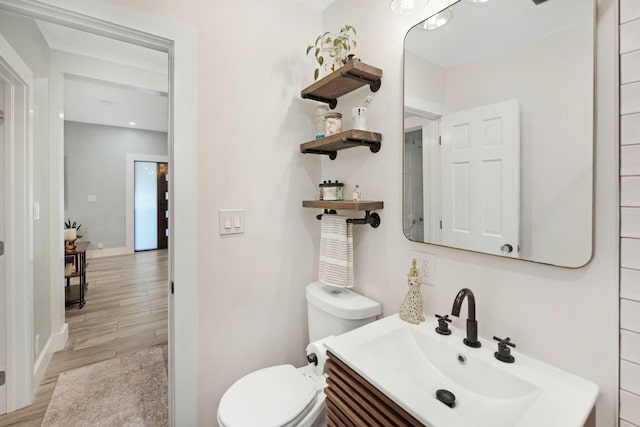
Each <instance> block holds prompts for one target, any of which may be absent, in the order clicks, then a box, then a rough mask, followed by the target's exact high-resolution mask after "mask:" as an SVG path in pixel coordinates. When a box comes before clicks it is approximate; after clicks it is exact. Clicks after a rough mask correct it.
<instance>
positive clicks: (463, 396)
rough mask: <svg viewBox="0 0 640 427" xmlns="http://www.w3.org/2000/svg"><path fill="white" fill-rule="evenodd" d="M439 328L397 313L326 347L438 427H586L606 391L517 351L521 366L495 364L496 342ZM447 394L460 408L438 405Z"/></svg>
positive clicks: (514, 352)
mask: <svg viewBox="0 0 640 427" xmlns="http://www.w3.org/2000/svg"><path fill="white" fill-rule="evenodd" d="M436 325H437V322H436V321H435V319H430V318H428V319H427V321H426V322H425V323H422V324H420V325H412V324H409V323H406V322H404V321H402V320H400V318H399V317H398V315H393V316H390V317H387V318H384V319H381V320H378V321H377V322H373V323H370V324H368V325H365V326H363V327H361V328H358V329H356V330H353V331H351V332H347V333H345V334H343V335H340V336H338V337H335V338H332V339H330V340H328V341H327V342H326V344H325V345H326V346H327V348H328V349H329V351H331V352H332V353H333V354H335V355H336V356H338V357H339V358H340V359H341V360H342V361H344V362H345V363H346V364H348V365H349V366H350V367H351V368H352V369H354V370H355V371H356V372H358V373H359V374H360V375H362V376H363V377H364V378H366V379H367V380H369V381H370V382H371V383H372V384H374V385H375V386H376V387H378V388H379V389H380V390H381V391H382V392H384V393H385V394H386V395H387V396H389V397H390V398H391V399H393V400H394V401H395V402H396V403H398V404H399V405H400V406H401V407H403V408H404V409H405V410H406V411H407V412H409V413H410V414H412V415H413V416H414V417H416V418H417V419H418V420H420V421H421V422H423V423H424V424H426V425H427V426H434V427H458V426H460V427H466V426H479V427H481V426H487V427H489V426H490V427H516V426H518V427H524V426H531V427H533V426H536V427H539V426H545V427H551V426H558V427H571V426H576V427H578V426H579V427H582V426H583V424H584V422H585V421H586V419H587V417H588V416H589V413H590V412H591V409H592V408H593V405H594V403H595V400H596V397H597V395H598V387H597V386H596V385H595V384H593V383H591V382H589V381H586V380H584V379H581V378H578V377H576V376H574V375H572V374H569V373H567V372H564V371H562V370H559V369H557V368H554V367H552V366H549V365H547V364H544V363H542V362H539V361H536V360H534V359H531V358H529V357H527V356H524V355H522V354H519V353H517V352H516V351H513V352H512V354H513V355H514V356H515V358H516V361H515V363H513V364H508V363H503V362H500V361H498V360H497V359H495V357H494V356H493V353H494V351H496V349H497V343H496V342H495V341H492V342H489V341H486V340H483V339H481V340H480V341H481V342H482V347H481V348H478V349H474V348H470V347H467V346H466V345H464V344H463V343H462V338H463V336H464V331H459V330H454V332H453V334H452V335H448V336H444V335H440V334H437V333H436V332H435V327H436ZM439 389H445V390H448V391H450V392H452V393H453V394H454V395H455V396H456V399H455V405H454V407H453V408H450V407H448V406H446V405H445V404H444V403H442V402H441V401H439V400H438V399H436V397H435V396H436V391H437V390H439Z"/></svg>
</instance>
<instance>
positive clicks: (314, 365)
mask: <svg viewBox="0 0 640 427" xmlns="http://www.w3.org/2000/svg"><path fill="white" fill-rule="evenodd" d="M306 298H307V308H308V319H309V339H310V340H311V341H312V342H311V344H309V345H308V346H307V356H308V357H307V360H308V361H309V364H307V365H306V366H302V367H300V368H296V367H294V366H293V365H277V366H270V367H267V368H263V369H259V370H257V371H254V372H251V373H249V374H247V375H245V376H244V377H242V378H240V379H239V380H238V381H236V382H235V383H234V384H233V385H231V387H229V389H227V391H226V392H225V393H224V395H223V396H222V399H221V400H220V404H219V406H218V414H217V417H218V423H219V424H220V426H221V427H289V426H297V427H322V426H326V410H325V394H324V388H325V387H326V376H325V374H324V361H325V359H326V357H325V354H324V351H325V350H324V346H323V345H322V342H323V341H324V340H326V339H329V338H328V337H330V336H331V335H338V334H341V333H344V332H347V331H349V330H352V329H355V328H357V327H359V326H361V325H364V324H366V323H369V322H372V321H374V320H375V319H376V318H377V316H378V315H379V314H380V304H378V303H377V302H375V301H373V300H370V299H369V298H366V297H364V296H362V295H359V294H357V293H355V292H353V291H351V290H349V289H337V288H334V287H332V286H329V285H325V284H323V283H321V282H314V283H311V284H309V285H308V286H307V290H306ZM316 353H322V354H316Z"/></svg>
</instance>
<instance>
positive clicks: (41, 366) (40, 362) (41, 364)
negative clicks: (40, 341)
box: [31, 337, 53, 398]
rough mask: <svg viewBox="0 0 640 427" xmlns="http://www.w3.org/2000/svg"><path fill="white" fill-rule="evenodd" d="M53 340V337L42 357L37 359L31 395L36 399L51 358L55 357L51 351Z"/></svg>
mask: <svg viewBox="0 0 640 427" xmlns="http://www.w3.org/2000/svg"><path fill="white" fill-rule="evenodd" d="M51 338H52V337H49V339H48V340H47V343H46V344H45V345H44V348H43V349H42V351H41V352H40V355H39V356H38V358H37V359H36V363H35V364H34V365H33V379H32V381H33V384H32V387H31V395H32V397H33V398H35V395H36V392H37V391H38V387H40V383H41V382H42V378H44V373H45V372H46V371H47V368H48V367H49V363H50V362H51V358H52V357H53V351H51V343H52V341H53V340H52V339H51Z"/></svg>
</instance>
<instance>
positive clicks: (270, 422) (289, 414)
mask: <svg viewBox="0 0 640 427" xmlns="http://www.w3.org/2000/svg"><path fill="white" fill-rule="evenodd" d="M316 393H317V391H316V387H315V384H314V383H313V381H312V380H311V379H309V378H307V377H305V376H304V375H302V374H301V373H300V372H298V370H297V369H296V368H295V367H294V366H293V365H279V366H271V367H269V368H264V369H260V370H258V371H255V372H252V373H250V374H248V375H246V376H244V377H242V378H240V379H239V380H238V381H236V382H235V383H234V384H233V385H232V386H231V387H229V389H228V390H227V391H226V393H225V394H224V396H222V399H221V400H220V406H219V407H218V417H219V419H220V421H221V422H222V424H223V425H224V426H225V427H248V426H264V427H267V426H284V425H286V424H288V423H289V422H291V421H292V420H294V419H295V418H296V417H297V416H298V415H299V414H300V413H301V412H302V411H304V410H305V409H306V408H307V407H308V406H309V405H310V404H311V403H312V402H313V400H314V398H315V396H316Z"/></svg>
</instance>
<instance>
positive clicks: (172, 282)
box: [171, 280, 173, 295]
mask: <svg viewBox="0 0 640 427" xmlns="http://www.w3.org/2000/svg"><path fill="white" fill-rule="evenodd" d="M171 295H173V280H172V281H171Z"/></svg>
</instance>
